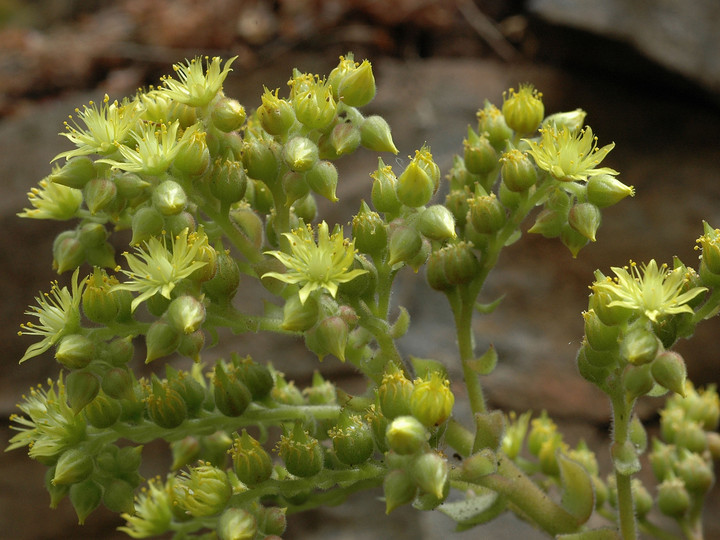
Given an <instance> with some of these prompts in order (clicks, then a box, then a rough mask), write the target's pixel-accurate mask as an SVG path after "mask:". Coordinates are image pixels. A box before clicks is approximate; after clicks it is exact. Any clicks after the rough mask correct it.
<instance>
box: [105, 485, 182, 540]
mask: <svg viewBox="0 0 720 540" xmlns="http://www.w3.org/2000/svg"><path fill="white" fill-rule="evenodd" d="M172 489H173V483H172V481H168V483H167V484H164V483H163V481H162V480H161V479H160V478H159V477H158V478H153V479H151V480H150V481H148V484H147V487H143V488H142V490H141V492H140V494H139V495H137V496H136V497H135V512H134V513H133V514H132V515H131V514H127V513H125V514H122V516H121V517H122V518H123V519H124V520H125V521H126V522H127V526H125V527H118V530H119V531H122V532H124V533H125V534H127V535H128V536H130V537H132V538H148V537H150V536H158V535H160V534H163V533H166V532H167V531H169V530H170V524H171V523H172V520H173V511H172V508H173V497H172Z"/></svg>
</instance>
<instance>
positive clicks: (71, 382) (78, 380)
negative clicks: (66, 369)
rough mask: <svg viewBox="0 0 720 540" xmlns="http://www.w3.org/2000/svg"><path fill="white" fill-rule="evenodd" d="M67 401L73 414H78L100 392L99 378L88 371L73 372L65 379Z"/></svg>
mask: <svg viewBox="0 0 720 540" xmlns="http://www.w3.org/2000/svg"><path fill="white" fill-rule="evenodd" d="M65 389H66V391H67V400H68V404H69V405H70V409H72V411H73V413H75V414H78V413H79V412H80V411H82V410H83V408H84V407H85V405H87V404H88V403H90V402H91V401H92V400H93V399H95V396H97V394H98V392H99V391H100V382H99V381H98V379H97V377H95V375H93V374H92V373H90V372H88V371H71V372H70V373H69V374H68V376H67V377H65Z"/></svg>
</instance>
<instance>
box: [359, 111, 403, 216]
mask: <svg viewBox="0 0 720 540" xmlns="http://www.w3.org/2000/svg"><path fill="white" fill-rule="evenodd" d="M360 143H361V144H362V145H363V146H364V147H365V148H367V149H368V150H372V151H374V152H392V153H393V154H397V153H398V149H397V148H396V147H395V143H393V140H392V135H391V133H390V126H389V125H388V123H387V122H386V121H385V119H384V118H383V117H382V116H377V115H373V116H368V117H366V118H365V119H364V120H363V121H362V123H361V124H360ZM378 210H379V208H378Z"/></svg>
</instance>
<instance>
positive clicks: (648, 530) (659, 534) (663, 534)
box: [638, 518, 680, 540]
mask: <svg viewBox="0 0 720 540" xmlns="http://www.w3.org/2000/svg"><path fill="white" fill-rule="evenodd" d="M638 527H639V529H640V530H641V531H642V532H643V533H645V534H647V535H650V536H654V537H655V538H657V539H658V540H680V537H679V536H678V535H676V534H673V533H670V532H667V531H666V530H665V529H663V528H661V527H658V526H657V525H655V524H654V523H650V522H649V521H648V520H647V519H644V518H643V519H638Z"/></svg>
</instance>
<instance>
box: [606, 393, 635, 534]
mask: <svg viewBox="0 0 720 540" xmlns="http://www.w3.org/2000/svg"><path fill="white" fill-rule="evenodd" d="M610 401H611V402H612V410H613V434H614V439H615V440H614V444H615V445H617V446H618V447H622V446H623V445H625V443H627V441H628V440H629V436H630V420H631V418H632V409H633V405H634V403H635V400H631V401H630V402H628V400H627V399H626V397H625V389H624V387H623V386H622V385H617V387H616V389H615V390H614V392H612V393H611V394H610ZM615 482H616V484H617V507H618V520H619V526H620V535H621V536H622V538H623V540H635V539H636V538H637V523H636V520H635V502H634V500H633V493H632V485H631V483H632V475H630V474H623V473H621V472H620V470H619V469H618V467H617V466H615Z"/></svg>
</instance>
